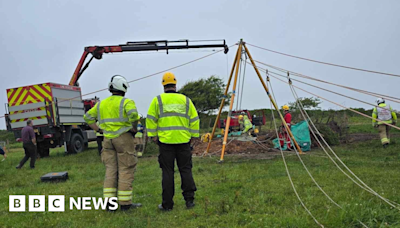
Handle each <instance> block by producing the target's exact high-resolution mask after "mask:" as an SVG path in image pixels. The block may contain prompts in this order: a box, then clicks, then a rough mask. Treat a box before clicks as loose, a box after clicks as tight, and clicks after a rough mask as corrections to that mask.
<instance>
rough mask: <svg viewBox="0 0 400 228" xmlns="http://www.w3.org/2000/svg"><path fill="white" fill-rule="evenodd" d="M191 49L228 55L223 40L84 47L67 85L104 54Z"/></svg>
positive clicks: (144, 42) (149, 42) (131, 43)
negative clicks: (219, 50)
mask: <svg viewBox="0 0 400 228" xmlns="http://www.w3.org/2000/svg"><path fill="white" fill-rule="evenodd" d="M211 41H219V42H220V43H210V42H211ZM192 48H224V49H225V51H224V53H225V54H226V53H228V51H229V49H228V46H227V45H226V43H225V40H210V41H189V40H178V41H167V40H159V41H135V42H127V43H126V44H120V45H116V46H90V47H85V51H84V52H83V54H82V57H81V59H80V60H79V63H78V66H77V67H76V69H75V71H74V74H73V75H72V78H71V81H70V82H69V85H71V86H77V85H78V80H79V78H80V76H81V75H82V73H83V72H84V71H85V70H86V69H87V68H88V67H89V64H90V62H91V61H92V60H93V58H95V59H101V58H102V57H103V54H104V53H113V52H127V51H159V50H165V51H166V53H167V54H168V51H169V50H176V49H192ZM89 54H92V57H91V58H90V60H89V61H88V62H87V63H86V65H85V66H83V64H84V63H85V60H86V58H87V56H88V55H89Z"/></svg>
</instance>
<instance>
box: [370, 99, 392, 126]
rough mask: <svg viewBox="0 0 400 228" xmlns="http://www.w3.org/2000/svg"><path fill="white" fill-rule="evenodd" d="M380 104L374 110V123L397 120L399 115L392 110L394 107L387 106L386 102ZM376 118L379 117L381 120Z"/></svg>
mask: <svg viewBox="0 0 400 228" xmlns="http://www.w3.org/2000/svg"><path fill="white" fill-rule="evenodd" d="M378 106H379V107H375V108H374V110H373V111H372V118H374V119H373V120H372V125H375V124H376V122H378V125H381V124H383V123H387V124H391V123H392V122H397V115H396V113H395V112H394V111H393V110H392V107H390V106H389V108H387V105H386V104H385V103H380V104H379V105H378ZM375 119H379V121H377V120H375Z"/></svg>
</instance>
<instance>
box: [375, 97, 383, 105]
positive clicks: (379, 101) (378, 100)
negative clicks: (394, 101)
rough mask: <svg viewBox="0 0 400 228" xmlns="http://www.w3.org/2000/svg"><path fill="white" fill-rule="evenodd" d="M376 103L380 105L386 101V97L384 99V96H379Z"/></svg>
mask: <svg viewBox="0 0 400 228" xmlns="http://www.w3.org/2000/svg"><path fill="white" fill-rule="evenodd" d="M376 103H377V104H378V105H379V104H381V103H385V99H383V98H378V99H376Z"/></svg>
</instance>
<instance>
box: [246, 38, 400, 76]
mask: <svg viewBox="0 0 400 228" xmlns="http://www.w3.org/2000/svg"><path fill="white" fill-rule="evenodd" d="M246 44H248V45H250V46H252V47H255V48H259V49H262V50H265V51H269V52H273V53H276V54H280V55H284V56H288V57H292V58H297V59H301V60H306V61H310V62H315V63H320V64H325V65H329V66H335V67H341V68H346V69H350V70H358V71H364V72H368V73H374V74H382V75H387V76H393V77H400V75H398V74H392V73H385V72H380V71H373V70H366V69H361V68H356V67H350V66H343V65H339V64H334V63H327V62H322V61H318V60H313V59H308V58H304V57H300V56H295V55H290V54H286V53H283V52H278V51H274V50H271V49H267V48H262V47H259V46H256V45H253V44H249V43H246Z"/></svg>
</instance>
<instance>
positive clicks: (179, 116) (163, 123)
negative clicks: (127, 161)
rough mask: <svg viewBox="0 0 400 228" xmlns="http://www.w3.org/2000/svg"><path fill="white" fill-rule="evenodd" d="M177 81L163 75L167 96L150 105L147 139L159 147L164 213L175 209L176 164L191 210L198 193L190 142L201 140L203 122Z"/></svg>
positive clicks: (184, 196) (163, 95) (172, 77)
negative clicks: (179, 90)
mask: <svg viewBox="0 0 400 228" xmlns="http://www.w3.org/2000/svg"><path fill="white" fill-rule="evenodd" d="M176 84H177V80H176V78H175V76H174V74H173V73H171V72H167V73H165V74H164V75H163V78H162V85H163V86H164V92H165V93H163V94H161V95H159V96H157V97H155V98H154V99H153V101H152V102H151V104H150V107H149V110H148V113H147V118H146V129H147V135H148V136H149V137H152V139H153V141H154V142H156V143H158V145H159V152H160V154H159V156H158V162H159V164H160V168H161V170H162V204H160V205H158V208H159V209H160V210H163V211H169V210H172V208H173V206H174V201H173V197H174V194H175V187H174V162H175V159H176V163H177V165H178V168H179V172H180V175H181V181H182V185H181V188H182V195H183V198H184V200H185V201H186V207H187V208H188V209H190V208H193V207H194V206H195V204H194V193H195V191H196V190H197V189H196V185H195V182H194V179H193V175H192V152H191V149H190V142H191V139H192V138H193V137H199V129H200V120H199V116H198V115H197V110H196V108H195V107H194V105H193V103H192V101H191V100H190V99H189V98H188V97H186V96H184V95H182V94H179V93H177V92H176Z"/></svg>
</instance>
